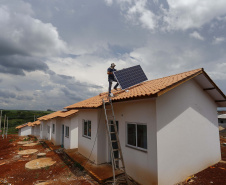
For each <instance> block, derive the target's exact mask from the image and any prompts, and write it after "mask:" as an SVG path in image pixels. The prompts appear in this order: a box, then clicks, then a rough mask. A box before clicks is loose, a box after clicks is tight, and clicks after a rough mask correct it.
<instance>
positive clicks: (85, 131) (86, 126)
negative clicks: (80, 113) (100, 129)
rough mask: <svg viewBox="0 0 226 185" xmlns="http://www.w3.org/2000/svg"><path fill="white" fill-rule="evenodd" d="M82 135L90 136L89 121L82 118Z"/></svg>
mask: <svg viewBox="0 0 226 185" xmlns="http://www.w3.org/2000/svg"><path fill="white" fill-rule="evenodd" d="M83 136H85V137H88V138H91V121H90V120H83Z"/></svg>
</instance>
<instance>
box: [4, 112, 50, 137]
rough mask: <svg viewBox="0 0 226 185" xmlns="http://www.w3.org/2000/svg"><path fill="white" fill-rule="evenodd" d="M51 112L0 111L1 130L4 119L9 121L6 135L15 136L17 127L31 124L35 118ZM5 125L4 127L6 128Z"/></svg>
mask: <svg viewBox="0 0 226 185" xmlns="http://www.w3.org/2000/svg"><path fill="white" fill-rule="evenodd" d="M50 113H52V111H37V110H2V122H1V123H2V124H1V126H2V130H3V127H4V117H5V115H6V117H8V119H9V128H8V134H16V133H17V129H16V128H15V127H17V126H18V125H22V124H24V123H27V122H33V121H34V116H35V118H38V117H41V116H44V115H46V114H50ZM6 125H7V124H6V123H5V127H6Z"/></svg>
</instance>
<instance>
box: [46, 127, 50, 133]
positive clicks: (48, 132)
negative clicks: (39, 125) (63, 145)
mask: <svg viewBox="0 0 226 185" xmlns="http://www.w3.org/2000/svg"><path fill="white" fill-rule="evenodd" d="M47 129H48V134H49V133H50V126H48V127H47Z"/></svg>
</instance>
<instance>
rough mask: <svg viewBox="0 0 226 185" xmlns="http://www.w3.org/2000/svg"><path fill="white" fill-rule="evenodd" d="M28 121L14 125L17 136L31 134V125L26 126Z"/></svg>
mask: <svg viewBox="0 0 226 185" xmlns="http://www.w3.org/2000/svg"><path fill="white" fill-rule="evenodd" d="M28 124H30V122H29V123H25V124H22V125H19V126H17V127H16V129H18V135H19V136H27V135H31V131H32V129H31V127H30V126H28Z"/></svg>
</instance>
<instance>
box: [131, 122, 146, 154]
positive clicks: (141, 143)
mask: <svg viewBox="0 0 226 185" xmlns="http://www.w3.org/2000/svg"><path fill="white" fill-rule="evenodd" d="M127 145H128V146H131V147H135V148H138V149H145V150H146V149H147V125H144V124H137V123H128V124H127Z"/></svg>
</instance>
